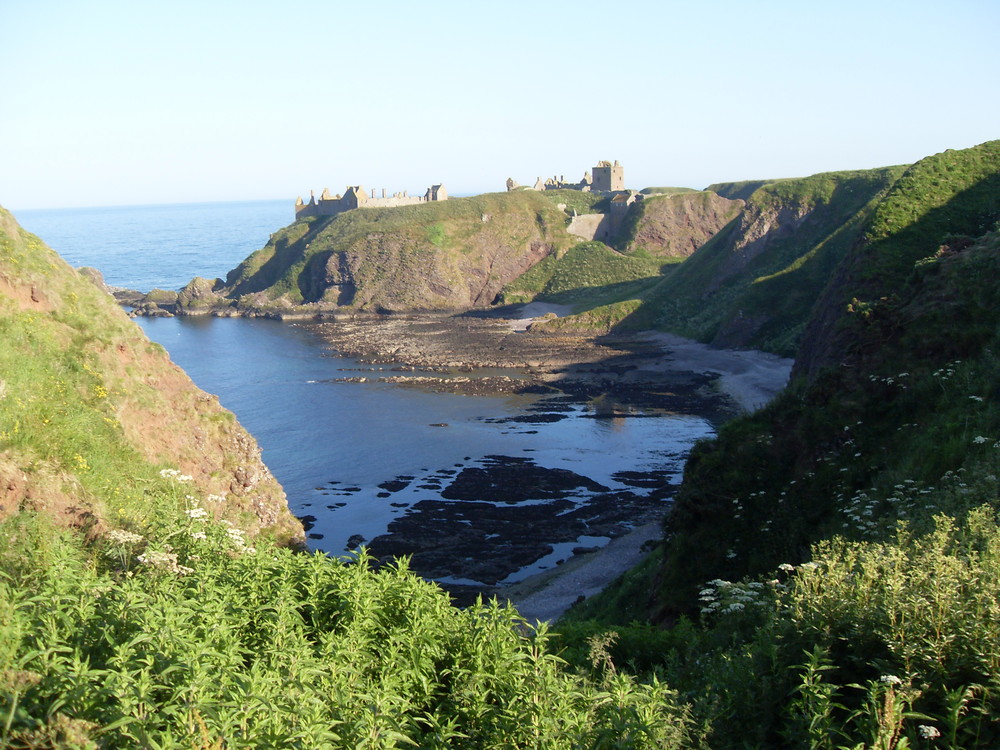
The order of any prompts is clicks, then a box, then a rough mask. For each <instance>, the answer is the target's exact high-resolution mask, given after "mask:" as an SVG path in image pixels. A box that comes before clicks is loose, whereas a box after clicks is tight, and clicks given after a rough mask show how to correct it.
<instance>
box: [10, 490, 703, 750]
mask: <svg viewBox="0 0 1000 750" xmlns="http://www.w3.org/2000/svg"><path fill="white" fill-rule="evenodd" d="M174 479H175V480H179V479H180V476H178V477H174ZM206 506H209V507H206ZM212 515H213V514H212V508H211V507H210V501H207V500H206V501H198V500H195V499H192V498H191V497H186V498H184V501H183V510H182V511H181V512H180V513H178V514H177V515H176V518H175V519H174V522H173V524H172V525H166V526H164V527H163V528H162V529H160V528H157V529H156V530H155V531H150V532H149V533H140V532H139V531H136V530H129V529H116V530H112V531H110V532H109V533H107V534H106V535H105V536H104V537H103V539H101V540H100V541H99V542H97V543H96V544H95V546H88V545H86V544H84V543H82V541H81V540H80V539H79V537H78V536H76V535H74V534H73V533H71V532H67V531H60V530H58V529H55V528H53V527H52V526H51V524H49V523H48V522H46V521H45V519H43V518H41V517H30V516H26V515H25V516H20V517H15V518H13V519H9V520H8V521H7V522H5V523H4V524H3V525H2V526H0V563H2V565H0V570H3V571H4V572H3V574H2V575H0V746H4V747H18V746H23V747H51V746H58V747H150V748H166V747H192V746H194V747H205V748H208V747H230V748H235V747H289V746H298V747H317V748H318V747H351V748H355V747H371V748H376V747H377V748H382V747H412V746H421V747H453V746H456V745H459V746H461V745H463V744H465V745H468V746H474V747H483V748H489V747H496V748H501V747H503V748H506V747H550V748H576V747H581V746H595V747H598V746H599V747H628V748H633V747H635V748H646V747H649V748H654V747H655V748H660V747H682V746H685V745H688V744H689V733H690V731H691V722H690V719H689V717H688V710H687V708H686V707H685V706H684V705H683V703H682V702H681V701H680V700H679V699H678V697H677V696H676V694H675V693H673V692H672V691H670V690H669V689H668V688H667V687H666V686H665V685H663V684H662V683H659V682H656V681H654V682H650V683H647V684H640V683H638V682H637V681H636V680H634V679H633V678H632V677H629V676H627V675H624V674H619V673H609V674H606V675H603V676H601V677H600V678H599V679H598V678H593V679H590V678H587V677H584V676H580V675H576V674H573V673H571V672H570V671H568V670H566V669H565V664H564V662H562V660H561V659H559V658H558V657H557V656H555V655H554V654H553V653H552V651H551V649H550V647H549V645H548V643H549V635H548V633H547V631H546V629H545V628H544V627H543V626H538V627H537V628H534V627H531V626H529V625H528V623H526V622H525V621H524V620H523V619H521V618H520V617H519V616H518V615H517V613H516V611H515V610H513V608H511V607H509V606H501V605H499V604H497V603H495V602H491V603H480V604H477V605H475V606H472V607H469V608H468V609H465V610H459V609H456V608H454V607H452V606H451V603H450V600H449V598H448V596H447V595H446V594H445V593H444V592H442V591H441V590H440V589H439V588H437V587H436V586H433V585H432V584H429V583H427V582H425V581H423V580H421V579H420V578H418V577H417V576H416V575H414V574H412V573H410V572H409V571H408V570H407V568H406V565H405V563H401V564H399V565H397V566H395V567H388V568H382V569H380V570H378V571H373V570H372V569H371V568H370V565H369V562H370V561H369V559H368V558H367V557H366V556H365V555H364V554H362V555H360V556H358V557H357V558H356V559H354V560H353V561H343V560H334V559H330V558H328V557H326V556H324V555H321V554H313V555H310V554H302V553H296V552H293V551H290V550H287V549H284V548H279V547H276V546H274V545H273V544H271V543H270V542H268V541H263V540H250V539H248V538H247V537H246V535H245V534H244V533H243V532H242V531H241V530H240V529H238V528H236V527H234V526H232V525H229V524H227V523H225V522H224V521H215V520H213V518H212Z"/></svg>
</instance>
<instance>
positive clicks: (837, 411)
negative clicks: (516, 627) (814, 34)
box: [567, 142, 1000, 748]
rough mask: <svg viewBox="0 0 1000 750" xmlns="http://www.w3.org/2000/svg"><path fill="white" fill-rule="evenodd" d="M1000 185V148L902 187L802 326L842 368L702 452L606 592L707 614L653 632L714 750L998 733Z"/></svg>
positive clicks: (591, 609) (664, 614)
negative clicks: (635, 559) (655, 537)
mask: <svg viewBox="0 0 1000 750" xmlns="http://www.w3.org/2000/svg"><path fill="white" fill-rule="evenodd" d="M998 187H1000V142H994V143H989V144H984V145H983V146H980V147H977V148H975V149H968V150H965V151H958V152H946V153H944V154H938V155H936V156H933V157H929V158H928V159H925V160H922V161H921V162H918V163H917V164H915V165H914V166H913V167H911V168H910V169H909V170H908V171H907V173H906V175H904V176H903V177H902V178H900V179H899V180H898V181H897V182H896V185H895V187H894V188H893V189H892V190H891V191H890V192H889V193H888V194H887V195H886V196H885V197H884V198H883V200H882V201H880V202H879V204H878V205H877V206H876V207H875V208H874V211H873V212H872V214H871V217H870V219H869V221H868V222H867V224H866V226H865V227H864V232H863V239H859V241H858V242H857V243H856V245H855V246H854V247H853V248H851V250H850V252H849V254H848V256H847V257H846V258H845V259H844V261H843V263H842V265H841V269H840V271H839V272H838V274H837V276H836V278H835V281H834V282H833V284H832V285H831V290H832V291H831V292H830V293H828V294H827V295H826V299H825V301H826V302H827V303H829V304H830V305H831V306H830V307H829V308H821V309H818V310H817V313H816V316H815V317H814V321H825V322H826V323H825V325H824V326H817V327H815V328H813V329H812V335H815V336H817V337H822V341H825V342H829V341H835V342H836V343H837V347H836V351H837V357H836V360H835V362H833V363H832V365H833V366H830V365H831V363H830V362H829V361H824V360H823V359H822V357H819V358H817V359H816V360H814V363H815V366H813V367H811V368H810V367H805V368H801V369H800V374H801V375H803V377H800V378H798V379H797V380H796V381H795V382H794V383H793V385H792V386H791V387H790V388H789V389H788V390H787V391H786V392H785V393H784V394H783V395H782V396H780V397H779V398H778V399H777V400H776V401H775V402H774V403H773V404H772V405H770V406H769V407H768V408H766V409H765V410H763V411H761V412H759V413H757V414H754V415H751V416H748V417H745V418H742V419H739V420H736V421H733V422H731V423H729V424H728V425H726V426H725V427H724V428H723V429H722V430H721V431H720V433H719V436H718V438H717V439H716V440H714V441H711V442H707V443H704V444H701V445H699V446H697V447H696V449H695V451H694V452H693V454H692V456H691V458H690V460H689V462H688V465H687V467H686V470H685V478H684V484H683V487H682V490H681V493H680V495H679V497H678V500H677V503H676V506H675V509H674V511H673V513H672V514H671V516H670V518H669V519H668V525H667V529H666V531H667V544H666V546H665V548H664V550H663V551H662V553H661V557H660V559H659V561H658V562H657V564H658V565H659V567H658V569H653V567H654V566H647V568H646V569H645V570H639V571H635V573H634V574H633V575H632V576H631V577H630V578H628V579H626V580H625V581H624V582H623V584H622V586H621V587H620V588H619V590H618V591H617V592H613V593H612V594H611V595H610V597H611V598H612V600H613V598H614V597H617V600H618V601H628V599H629V597H632V598H640V599H645V600H646V602H647V605H649V606H652V607H653V609H654V610H656V611H657V612H658V615H657V616H658V617H659V618H668V619H669V618H673V617H676V616H677V615H678V614H680V613H686V614H687V615H689V616H691V617H694V618H697V619H698V620H700V622H701V627H699V628H693V627H692V626H690V625H689V624H682V625H681V626H680V628H681V629H680V631H677V632H680V633H683V634H685V640H684V641H683V643H680V644H679V643H678V639H677V636H676V632H675V633H672V632H671V631H667V633H665V634H663V635H660V636H657V637H659V638H660V642H661V643H662V644H663V646H664V650H665V651H664V653H663V655H662V658H661V661H660V664H661V665H662V668H664V669H665V670H666V671H665V676H666V678H667V679H668V681H669V682H670V683H671V684H672V685H674V686H675V687H678V688H679V689H681V690H682V691H684V693H685V694H687V695H689V696H695V697H694V698H693V700H694V702H695V706H696V715H697V716H699V717H700V718H702V719H704V720H705V721H708V722H710V723H711V724H712V727H713V728H712V738H711V740H710V744H711V745H712V746H715V747H731V746H732V747H735V746H741V747H742V746H752V747H774V746H789V747H830V748H834V747H854V746H857V745H858V744H859V743H864V744H865V746H868V747H872V746H877V747H895V746H899V747H902V746H903V744H902V743H903V741H904V740H905V741H906V742H908V743H909V746H911V747H912V746H918V747H919V746H932V745H931V744H930V743H928V742H926V741H925V740H923V739H921V736H922V735H923V734H933V733H934V732H940V733H941V735H942V737H943V739H942V740H941V742H942V743H944V745H945V746H950V747H988V746H995V744H996V743H997V742H998V741H1000V724H998V722H997V719H996V717H997V716H998V715H1000V713H998V712H1000V704H998V698H1000V690H998V688H1000V681H998V679H997V674H998V672H997V667H998V660H1000V651H998V649H997V645H996V644H997V643H998V642H1000V632H998V626H997V623H998V622H1000V620H998V612H997V609H996V602H997V601H998V600H1000V527H998V525H997V511H998V508H1000V484H998V480H997V476H1000V390H998V381H997V377H996V373H997V371H998V367H1000V360H998V358H997V352H998V351H1000V290H998V287H997V284H996V278H997V275H998V273H1000V232H998V231H997V230H993V231H985V232H984V231H983V230H984V228H989V227H995V226H996V225H997V221H998V219H1000V189H998ZM955 233H959V234H962V235H973V234H975V235H976V237H975V239H973V238H971V237H964V238H961V237H960V238H956V237H954V236H951V237H949V235H954V234H955ZM942 245H944V246H945V250H944V251H943V252H935V251H937V249H938V248H939V247H941V246H942ZM834 292H835V293H836V294H834ZM848 292H863V296H862V297H861V298H860V299H859V300H858V301H857V302H856V303H855V304H854V305H853V307H852V309H851V310H850V311H849V312H847V313H846V315H847V317H846V319H845V318H844V317H843V314H844V313H845V311H846V305H844V304H843V302H842V301H843V299H844V296H845V294H846V293H848ZM876 295H877V296H876ZM872 297H874V300H875V301H876V302H877V304H870V300H871V299H872ZM883 298H884V299H883ZM848 299H850V298H848ZM830 313H835V314H830ZM821 343H822V342H821ZM817 351H818V352H820V353H821V354H822V353H823V352H825V351H826V349H825V348H824V347H822V346H821V347H819V348H818V349H817ZM804 376H808V378H807V377H804ZM651 590H652V591H654V592H655V595H654V598H653V601H652V602H650V600H649V599H648V598H646V596H645V592H648V591H651ZM608 601H609V599H605V600H604V601H603V602H601V601H596V602H593V603H591V604H590V605H589V606H588V607H585V608H581V609H580V611H578V612H577V613H576V617H577V618H586V617H588V616H590V617H593V616H599V617H603V618H605V621H608V620H609V619H612V618H613V610H612V609H611V607H609V606H608ZM635 614H636V611H635V608H633V609H632V610H631V612H630V614H629V615H627V616H629V617H631V616H634V615H635ZM588 628H589V629H590V630H594V629H598V626H597V625H594V624H590V625H587V624H581V625H573V626H569V625H567V631H568V632H573V631H574V629H576V630H580V629H582V630H583V631H584V632H586V631H587V629H588ZM619 628H620V629H621V630H622V631H623V632H624V633H626V634H628V633H630V632H631V629H630V628H627V627H621V623H620V621H619ZM623 658H627V655H623ZM907 712H915V713H914V714H910V715H909V716H908V715H907ZM921 725H922V726H924V727H930V729H921V728H920V726H921ZM896 743H899V744H898V745H897V744H896Z"/></svg>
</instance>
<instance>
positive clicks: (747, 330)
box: [639, 167, 903, 356]
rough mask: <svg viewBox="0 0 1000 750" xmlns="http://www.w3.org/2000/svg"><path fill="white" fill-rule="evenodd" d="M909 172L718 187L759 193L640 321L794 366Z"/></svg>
mask: <svg viewBox="0 0 1000 750" xmlns="http://www.w3.org/2000/svg"><path fill="white" fill-rule="evenodd" d="M902 171H903V168H901V167H892V168H885V169H874V170H866V171H860V172H836V173H828V174H820V175H814V176H812V177H807V178H802V179H794V180H780V181H776V182H770V183H766V184H763V185H760V186H757V185H758V184H757V183H740V184H739V185H737V186H735V187H733V188H732V189H731V190H730V189H728V188H727V186H724V185H720V186H716V187H717V188H718V189H719V190H721V191H723V192H724V193H730V194H733V195H746V193H747V191H748V190H750V189H753V192H752V193H751V194H750V195H749V197H747V198H746V201H745V204H744V205H743V210H742V211H741V212H739V215H738V216H737V217H736V218H735V219H733V220H732V221H730V222H729V223H728V224H726V225H725V227H723V228H721V230H720V231H719V232H717V233H716V234H715V235H714V236H712V237H711V238H710V239H709V240H708V241H707V242H705V243H704V244H703V245H702V246H701V247H700V248H698V250H697V251H696V252H694V253H693V254H692V255H691V257H690V258H688V259H687V260H686V261H685V262H684V263H682V264H681V265H680V266H678V267H677V269H676V270H675V271H674V272H673V273H672V274H670V275H669V276H668V277H667V278H665V279H664V280H663V282H662V283H661V284H660V285H659V286H658V287H657V288H656V289H655V290H653V291H652V292H651V293H650V294H649V295H648V296H647V297H646V299H645V301H644V309H642V310H640V313H639V316H640V317H641V318H642V319H643V320H644V321H645V322H646V324H650V325H655V326H658V327H662V328H666V329H668V330H672V331H674V332H676V333H680V334H682V335H685V336H688V337H690V338H695V339H698V340H701V341H704V342H706V343H713V344H716V345H719V346H727V347H750V348H755V349H763V350H766V351H771V352H775V353H777V354H781V355H784V356H793V355H794V353H795V351H796V349H797V348H798V344H799V340H800V338H801V334H802V327H803V325H804V324H805V321H806V320H807V319H808V317H809V314H810V311H811V309H812V305H813V304H814V302H815V300H816V298H817V297H818V296H819V294H820V293H821V292H822V290H823V288H824V287H825V286H826V284H827V283H828V281H829V278H830V274H832V272H833V269H834V268H835V267H836V265H837V263H839V262H840V260H841V259H842V258H843V257H844V254H845V253H846V252H847V249H848V248H849V247H850V246H851V244H852V243H853V242H854V240H855V239H856V238H857V236H858V233H859V231H860V229H861V227H862V226H863V224H864V221H865V217H866V216H867V215H868V212H870V211H871V210H872V207H873V206H874V205H875V203H876V202H877V200H878V199H879V197H880V196H881V195H883V194H884V193H885V191H886V190H888V188H889V186H891V185H892V184H893V182H894V181H895V180H896V178H897V177H898V176H899V175H900V174H901V173H902ZM719 200H720V201H721V200H725V199H722V198H719ZM740 201H741V199H738V200H734V201H730V202H728V203H727V204H723V205H730V206H732V205H740ZM727 215H728V213H723V214H722V215H721V216H722V218H724V217H725V216H727Z"/></svg>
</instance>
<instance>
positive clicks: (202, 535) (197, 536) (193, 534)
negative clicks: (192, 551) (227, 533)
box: [191, 531, 208, 539]
mask: <svg viewBox="0 0 1000 750" xmlns="http://www.w3.org/2000/svg"><path fill="white" fill-rule="evenodd" d="M191 538H192V539H208V535H207V534H205V532H204V531H192V532H191Z"/></svg>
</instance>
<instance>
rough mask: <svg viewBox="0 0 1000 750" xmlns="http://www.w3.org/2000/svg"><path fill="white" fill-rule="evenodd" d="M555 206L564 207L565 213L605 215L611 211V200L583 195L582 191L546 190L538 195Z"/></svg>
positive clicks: (598, 195) (594, 195) (594, 194)
mask: <svg viewBox="0 0 1000 750" xmlns="http://www.w3.org/2000/svg"><path fill="white" fill-rule="evenodd" d="M539 195H541V196H544V197H545V198H546V199H548V200H550V201H551V202H552V203H553V204H555V205H557V206H558V205H564V206H566V209H565V211H566V213H567V214H568V215H572V214H573V212H574V211H575V212H576V213H578V214H606V213H607V212H608V211H610V210H611V199H610V198H609V197H608V196H606V195H601V194H599V193H585V192H583V191H582V190H546V191H545V192H544V193H539Z"/></svg>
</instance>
